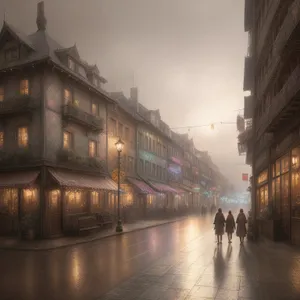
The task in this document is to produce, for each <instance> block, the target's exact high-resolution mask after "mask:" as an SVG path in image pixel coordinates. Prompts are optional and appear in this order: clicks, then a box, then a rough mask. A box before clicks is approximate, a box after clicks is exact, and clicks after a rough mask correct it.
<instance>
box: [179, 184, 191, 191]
mask: <svg viewBox="0 0 300 300" xmlns="http://www.w3.org/2000/svg"><path fill="white" fill-rule="evenodd" d="M180 187H181V188H182V189H183V190H184V191H185V193H193V189H191V188H190V187H188V186H185V185H181V186H180Z"/></svg>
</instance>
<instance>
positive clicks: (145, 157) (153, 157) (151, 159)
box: [139, 150, 167, 168]
mask: <svg viewBox="0 0 300 300" xmlns="http://www.w3.org/2000/svg"><path fill="white" fill-rule="evenodd" d="M139 156H140V158H141V159H143V160H147V161H149V162H153V163H155V164H156V165H159V166H161V167H163V168H166V167H167V161H166V160H164V159H162V158H160V157H158V156H156V155H154V154H152V153H150V152H146V151H143V150H140V151H139Z"/></svg>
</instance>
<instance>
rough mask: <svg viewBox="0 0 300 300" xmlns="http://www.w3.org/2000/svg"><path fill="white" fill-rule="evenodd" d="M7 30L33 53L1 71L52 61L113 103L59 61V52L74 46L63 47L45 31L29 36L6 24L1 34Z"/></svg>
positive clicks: (104, 92)
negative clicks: (45, 60) (46, 60)
mask: <svg viewBox="0 0 300 300" xmlns="http://www.w3.org/2000/svg"><path fill="white" fill-rule="evenodd" d="M6 30H8V31H9V32H11V33H12V34H13V35H14V36H16V37H18V38H19V39H20V40H21V41H22V42H24V43H26V44H27V45H28V46H30V47H31V48H32V49H33V51H31V53H29V54H28V57H27V58H26V59H21V60H18V61H13V62H10V63H7V64H5V65H2V66H1V67H0V69H1V68H2V69H5V70H6V69H9V68H13V67H17V66H22V65H25V64H27V63H33V62H36V61H41V60H44V59H48V60H50V61H52V62H53V63H54V64H55V65H56V66H57V67H59V68H60V69H62V70H64V71H65V72H67V73H69V74H71V75H72V76H74V77H76V79H79V80H80V81H81V82H83V83H84V84H85V85H87V86H89V87H91V88H92V89H94V90H97V91H98V92H100V93H101V94H102V95H104V96H106V98H107V99H108V100H110V101H113V100H112V99H111V98H109V95H108V93H107V92H106V91H104V90H103V89H101V88H99V87H96V86H95V85H93V84H92V83H91V82H89V80H88V79H87V78H84V77H82V76H80V75H79V74H78V73H76V72H73V71H72V70H70V69H69V68H68V67H67V66H65V65H64V64H63V63H62V62H61V60H60V59H59V55H57V51H63V50H66V49H73V48H74V47H75V46H72V47H70V48H65V47H62V46H61V45H60V44H59V43H58V42H57V41H56V40H54V39H53V38H52V37H51V36H49V34H48V33H47V31H43V30H38V31H36V32H35V33H33V34H30V35H28V36H27V35H26V34H24V33H21V32H20V31H18V30H17V29H15V28H14V27H13V26H11V25H8V24H7V23H4V25H3V27H2V30H1V33H2V34H3V33H4V32H5V31H6ZM101 78H102V77H101Z"/></svg>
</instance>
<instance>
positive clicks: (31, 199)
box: [23, 189, 37, 205]
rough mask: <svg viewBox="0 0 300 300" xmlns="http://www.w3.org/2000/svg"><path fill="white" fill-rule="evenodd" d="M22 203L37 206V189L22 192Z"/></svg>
mask: <svg viewBox="0 0 300 300" xmlns="http://www.w3.org/2000/svg"><path fill="white" fill-rule="evenodd" d="M23 198H24V202H25V204H27V205H36V204H37V189H25V190H23Z"/></svg>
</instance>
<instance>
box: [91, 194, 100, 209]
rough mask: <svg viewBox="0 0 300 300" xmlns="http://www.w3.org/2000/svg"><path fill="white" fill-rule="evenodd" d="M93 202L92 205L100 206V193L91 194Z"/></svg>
mask: <svg viewBox="0 0 300 300" xmlns="http://www.w3.org/2000/svg"><path fill="white" fill-rule="evenodd" d="M91 201H92V205H94V206H98V205H99V193H98V192H91Z"/></svg>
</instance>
